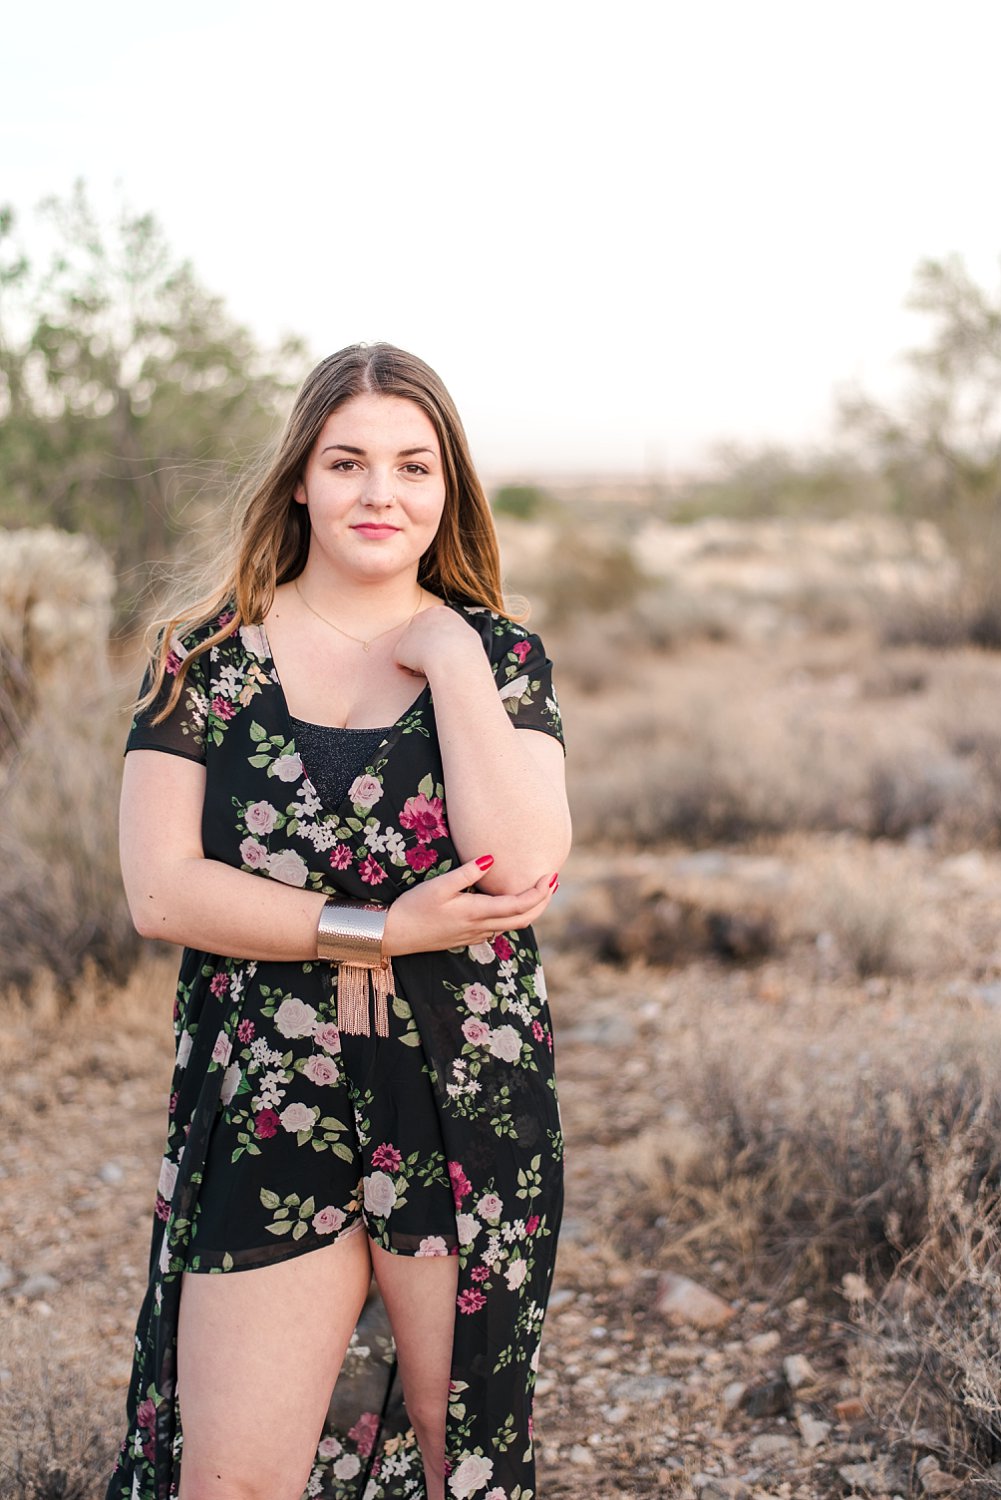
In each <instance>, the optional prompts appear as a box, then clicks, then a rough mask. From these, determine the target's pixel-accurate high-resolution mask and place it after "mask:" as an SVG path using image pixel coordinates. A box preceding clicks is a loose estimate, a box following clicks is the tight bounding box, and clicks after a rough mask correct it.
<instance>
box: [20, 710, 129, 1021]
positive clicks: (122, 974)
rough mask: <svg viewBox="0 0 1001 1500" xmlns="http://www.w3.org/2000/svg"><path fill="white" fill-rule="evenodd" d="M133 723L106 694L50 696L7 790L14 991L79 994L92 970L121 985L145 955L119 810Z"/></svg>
mask: <svg viewBox="0 0 1001 1500" xmlns="http://www.w3.org/2000/svg"><path fill="white" fill-rule="evenodd" d="M124 729H125V726H124V723H123V721H122V720H121V719H120V718H116V717H115V716H114V715H113V714H112V712H111V709H110V705H109V703H108V701H107V698H106V695H104V694H100V695H95V696H94V697H93V698H91V700H90V701H89V702H88V701H87V700H86V699H85V697H84V694H83V692H81V691H79V690H78V691H77V692H76V693H75V694H74V695H72V696H69V695H63V694H60V693H57V692H50V693H49V694H48V695H47V696H46V698H45V700H44V702H43V704H42V705H41V706H40V707H39V709H38V711H37V713H36V714H35V716H34V717H33V718H32V720H31V722H30V724H29V726H28V728H27V729H26V731H25V734H24V736H23V738H22V741H21V744H20V747H19V750H18V753H17V756H16V758H15V760H14V761H13V762H12V763H11V764H10V765H9V766H8V768H7V770H6V773H5V776H4V783H3V799H4V819H3V823H2V825H0V951H2V952H3V954H4V976H3V977H4V983H5V984H6V985H9V986H12V987H14V988H16V989H20V990H27V989H29V988H30V987H31V985H32V984H33V983H34V982H35V980H36V979H37V978H38V976H39V975H41V974H49V975H51V976H53V977H54V978H55V980H56V981H57V983H59V984H60V985H61V986H63V987H64V993H65V996H66V1003H67V1004H69V1003H70V1002H71V999H72V987H73V985H74V982H75V981H76V980H77V979H78V978H79V977H80V975H81V973H82V972H83V970H84V968H85V967H86V966H87V965H88V964H89V965H91V966H93V967H96V969H97V970H98V971H99V972H100V973H102V974H105V975H108V976H110V977H111V978H112V979H114V980H116V981H123V980H124V979H125V978H126V977H127V975H128V973H129V972H130V970H131V968H132V966H133V964H134V962H135V960H136V957H137V955H138V953H139V950H140V946H141V944H140V939H139V937H138V936H137V934H136V932H135V929H134V927H133V925H132V921H131V918H130V916H129V912H128V907H127V905H126V902H125V896H124V892H123V890H122V883H121V874H120V870H119V862H118V845H117V828H118V815H117V802H118V788H119V784H120V779H121V755H122V746H123V743H124Z"/></svg>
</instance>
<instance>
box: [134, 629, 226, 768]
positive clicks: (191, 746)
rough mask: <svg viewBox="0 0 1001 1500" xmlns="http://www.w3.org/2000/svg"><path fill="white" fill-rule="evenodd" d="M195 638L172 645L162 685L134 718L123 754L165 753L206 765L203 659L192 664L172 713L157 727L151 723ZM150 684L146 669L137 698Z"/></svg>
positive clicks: (201, 657)
mask: <svg viewBox="0 0 1001 1500" xmlns="http://www.w3.org/2000/svg"><path fill="white" fill-rule="evenodd" d="M196 640H197V636H187V637H185V638H184V639H183V640H181V639H178V638H177V637H175V638H174V640H173V641H172V642H171V648H172V649H171V652H170V655H169V656H168V658H167V671H166V673H165V674H164V679H163V684H162V686H161V688H160V691H159V692H158V693H157V696H156V698H155V699H154V700H153V702H152V703H151V704H150V706H149V708H147V709H145V710H143V711H142V712H141V713H138V714H136V716H135V718H134V719H133V720H132V727H131V729H130V730H129V735H128V738H127V740H126V741H125V753H126V754H128V752H129V751H130V750H164V751H166V753H167V754H168V755H183V756H184V757H185V759H186V760H197V761H200V762H201V763H202V765H204V764H205V719H206V712H207V709H208V694H207V692H206V681H207V672H206V669H207V666H208V662H207V660H206V656H204V655H203V656H199V657H198V658H197V660H195V661H194V662H192V664H191V666H190V667H189V668H188V671H187V673H186V675H185V678H184V685H183V686H182V688H181V696H180V697H179V698H178V700H177V703H176V704H175V705H174V709H173V711H172V712H171V713H170V714H168V715H167V717H166V718H165V719H161V721H160V723H159V724H154V723H153V722H152V720H153V717H154V715H155V714H156V713H157V711H158V710H159V708H160V707H161V705H162V704H163V703H165V702H166V700H167V698H168V697H169V695H170V690H171V688H172V687H173V685H174V677H175V676H176V674H177V670H178V668H179V666H180V665H181V662H182V661H183V660H184V658H185V657H186V656H187V654H188V652H189V651H190V650H191V649H192V647H193V646H194V644H195V642H196ZM151 681H152V672H151V670H150V669H149V668H147V671H146V674H145V676H144V677H143V683H142V688H141V689H140V694H142V693H145V692H146V689H147V688H148V687H149V684H150V682H151Z"/></svg>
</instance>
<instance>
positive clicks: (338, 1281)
mask: <svg viewBox="0 0 1001 1500" xmlns="http://www.w3.org/2000/svg"><path fill="white" fill-rule="evenodd" d="M371 1280H372V1262H371V1257H370V1254H369V1245H368V1236H367V1235H366V1234H365V1233H364V1232H363V1231H362V1229H361V1221H359V1227H358V1228H357V1229H356V1230H354V1231H353V1232H351V1233H349V1234H347V1235H345V1236H343V1237H342V1238H340V1239H338V1240H335V1241H334V1242H333V1244H331V1245H324V1246H323V1247H322V1248H321V1249H319V1250H311V1251H309V1252H308V1253H307V1254H304V1255H298V1256H293V1257H292V1258H291V1259H289V1260H285V1261H279V1262H278V1263H277V1264H274V1265H270V1266H261V1267H259V1268H257V1269H255V1270H252V1271H230V1272H223V1273H221V1274H216V1275H211V1274H202V1273H198V1274H192V1273H190V1272H185V1274H184V1278H183V1282H182V1290H181V1306H180V1312H179V1319H178V1349H177V1355H178V1370H177V1395H178V1401H179V1404H180V1412H181V1428H182V1431H183V1433H184V1450H183V1456H182V1463H181V1491H180V1494H181V1500H216V1497H218V1500H235V1497H241V1500H242V1497H248V1500H256V1497H260V1500H285V1497H289V1500H298V1497H299V1496H300V1495H301V1493H302V1491H303V1488H304V1487H305V1484H306V1480H307V1479H308V1477H309V1470H310V1465H311V1464H312V1462H313V1459H314V1457H315V1454H316V1445H317V1442H318V1441H319V1438H320V1434H321V1432H322V1429H323V1422H324V1418H325V1416H326V1412H327V1405H328V1402H329V1400H330V1393H331V1391H332V1390H333V1388H334V1382H335V1381H336V1379H337V1375H338V1372H339V1370H340V1368H341V1363H342V1361H343V1359H344V1353H345V1350H346V1349H347V1346H348V1343H349V1342H350V1339H351V1334H352V1332H353V1331H354V1328H355V1324H356V1323H357V1321H358V1317H359V1314H360V1312H361V1310H362V1307H363V1306H364V1303H365V1298H366V1296H367V1295H368V1291H369V1288H370V1286H371Z"/></svg>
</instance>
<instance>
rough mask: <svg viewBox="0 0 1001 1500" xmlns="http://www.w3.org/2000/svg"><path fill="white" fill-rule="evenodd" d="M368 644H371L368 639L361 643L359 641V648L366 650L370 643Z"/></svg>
mask: <svg viewBox="0 0 1001 1500" xmlns="http://www.w3.org/2000/svg"><path fill="white" fill-rule="evenodd" d="M370 644H371V643H370V642H369V641H362V643H361V649H362V650H363V651H367V650H368V648H369V645H370Z"/></svg>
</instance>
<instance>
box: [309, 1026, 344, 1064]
mask: <svg viewBox="0 0 1001 1500" xmlns="http://www.w3.org/2000/svg"><path fill="white" fill-rule="evenodd" d="M313 1041H314V1042H315V1043H316V1045H317V1046H318V1047H322V1048H323V1050H324V1052H329V1053H330V1054H331V1055H332V1056H334V1057H336V1055H337V1053H338V1052H340V1050H341V1034H340V1032H339V1031H338V1029H337V1027H336V1026H335V1025H334V1023H333V1021H324V1023H323V1025H322V1026H318V1027H317V1028H316V1030H315V1031H314V1032H313Z"/></svg>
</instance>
